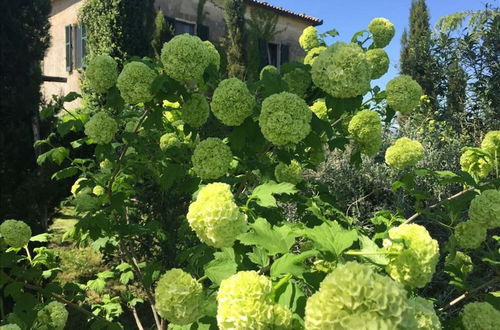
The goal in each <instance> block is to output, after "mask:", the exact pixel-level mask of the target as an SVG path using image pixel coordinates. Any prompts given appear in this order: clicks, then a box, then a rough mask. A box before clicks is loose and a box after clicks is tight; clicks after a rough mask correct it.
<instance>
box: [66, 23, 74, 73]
mask: <svg viewBox="0 0 500 330" xmlns="http://www.w3.org/2000/svg"><path fill="white" fill-rule="evenodd" d="M64 29H65V35H66V71H68V72H71V71H73V27H72V26H71V25H66V26H65V27H64Z"/></svg>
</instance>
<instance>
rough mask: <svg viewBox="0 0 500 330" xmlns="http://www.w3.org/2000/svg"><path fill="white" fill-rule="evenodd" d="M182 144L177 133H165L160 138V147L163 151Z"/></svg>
mask: <svg viewBox="0 0 500 330" xmlns="http://www.w3.org/2000/svg"><path fill="white" fill-rule="evenodd" d="M180 146H181V141H180V140H179V137H178V136H177V135H176V134H175V133H165V134H163V135H162V136H161V138H160V149H161V150H162V151H167V150H169V149H172V148H176V147H180Z"/></svg>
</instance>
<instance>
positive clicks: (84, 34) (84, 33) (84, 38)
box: [80, 25, 87, 67]
mask: <svg viewBox="0 0 500 330" xmlns="http://www.w3.org/2000/svg"><path fill="white" fill-rule="evenodd" d="M80 29H81V31H82V41H81V44H82V47H81V48H80V50H81V53H82V54H81V57H82V66H84V67H85V56H87V30H86V29H85V25H81V26H80Z"/></svg>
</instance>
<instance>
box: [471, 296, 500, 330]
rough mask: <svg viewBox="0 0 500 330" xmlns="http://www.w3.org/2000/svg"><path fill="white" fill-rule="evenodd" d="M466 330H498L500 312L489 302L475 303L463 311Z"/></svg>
mask: <svg viewBox="0 0 500 330" xmlns="http://www.w3.org/2000/svg"><path fill="white" fill-rule="evenodd" d="M461 316H462V325H463V326H464V329H465V330H479V329H480V330H498V325H499V324H500V312H499V311H498V310H497V309H496V308H495V307H493V306H492V305H491V304H489V303H487V302H473V303H469V304H467V305H465V307H464V309H463V310H462V314H461Z"/></svg>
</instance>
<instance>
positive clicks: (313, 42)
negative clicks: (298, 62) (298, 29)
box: [299, 26, 321, 52]
mask: <svg viewBox="0 0 500 330" xmlns="http://www.w3.org/2000/svg"><path fill="white" fill-rule="evenodd" d="M299 44H300V47H302V49H304V50H305V51H306V52H307V51H310V50H311V49H313V48H316V47H319V46H320V45H321V43H320V40H319V38H318V30H316V28H315V27H314V26H308V27H306V28H305V29H304V31H302V34H301V35H300V37H299Z"/></svg>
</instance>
